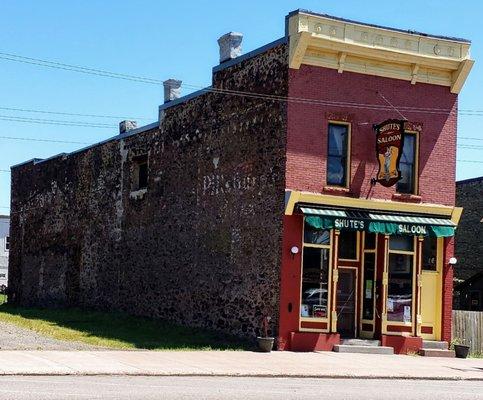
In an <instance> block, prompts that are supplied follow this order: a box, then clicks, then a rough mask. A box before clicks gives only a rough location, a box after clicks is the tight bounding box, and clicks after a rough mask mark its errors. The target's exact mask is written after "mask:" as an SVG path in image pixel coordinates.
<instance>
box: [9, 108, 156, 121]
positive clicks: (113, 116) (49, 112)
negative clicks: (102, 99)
mask: <svg viewBox="0 0 483 400" xmlns="http://www.w3.org/2000/svg"><path fill="white" fill-rule="evenodd" d="M0 110H7V111H20V112H28V113H41V114H55V115H69V116H77V117H92V118H111V119H120V120H121V119H136V120H148V119H149V118H147V117H126V116H120V115H100V114H81V113H69V112H62V111H47V110H35V109H28V108H15V107H0Z"/></svg>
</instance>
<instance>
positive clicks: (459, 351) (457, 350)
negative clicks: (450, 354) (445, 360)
mask: <svg viewBox="0 0 483 400" xmlns="http://www.w3.org/2000/svg"><path fill="white" fill-rule="evenodd" d="M465 342H466V341H465V340H464V339H460V338H454V339H453V340H452V345H453V349H454V354H455V356H456V357H457V358H466V357H468V353H469V351H470V346H468V345H467V344H466V343H465Z"/></svg>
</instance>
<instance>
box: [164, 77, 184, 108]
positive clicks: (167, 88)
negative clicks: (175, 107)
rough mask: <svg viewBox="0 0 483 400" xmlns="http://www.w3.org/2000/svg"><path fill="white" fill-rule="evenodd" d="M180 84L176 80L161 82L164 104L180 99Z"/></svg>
mask: <svg viewBox="0 0 483 400" xmlns="http://www.w3.org/2000/svg"><path fill="white" fill-rule="evenodd" d="M181 82H182V81H178V80H177V79H168V80H166V81H164V82H163V86H164V102H165V103H167V102H168V101H171V100H175V99H178V98H180V97H181Z"/></svg>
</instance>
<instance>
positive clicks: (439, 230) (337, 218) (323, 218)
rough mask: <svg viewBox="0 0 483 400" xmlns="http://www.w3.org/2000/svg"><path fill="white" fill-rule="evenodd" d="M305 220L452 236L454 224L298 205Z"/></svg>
mask: <svg viewBox="0 0 483 400" xmlns="http://www.w3.org/2000/svg"><path fill="white" fill-rule="evenodd" d="M300 211H302V213H303V214H305V215H306V217H305V221H306V222H307V223H308V224H309V225H310V226H311V227H313V228H315V229H339V230H359V231H366V232H372V233H380V234H383V235H410V236H415V235H416V236H434V237H451V236H454V231H455V229H456V224H455V223H453V222H452V221H451V220H449V219H445V218H438V217H436V216H435V217H429V216H420V215H410V214H381V213H376V212H370V211H359V210H333V209H322V208H311V207H305V206H303V207H300Z"/></svg>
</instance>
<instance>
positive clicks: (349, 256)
mask: <svg viewBox="0 0 483 400" xmlns="http://www.w3.org/2000/svg"><path fill="white" fill-rule="evenodd" d="M339 258H344V259H346V260H356V259H357V232H356V231H341V232H340V235H339Z"/></svg>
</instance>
